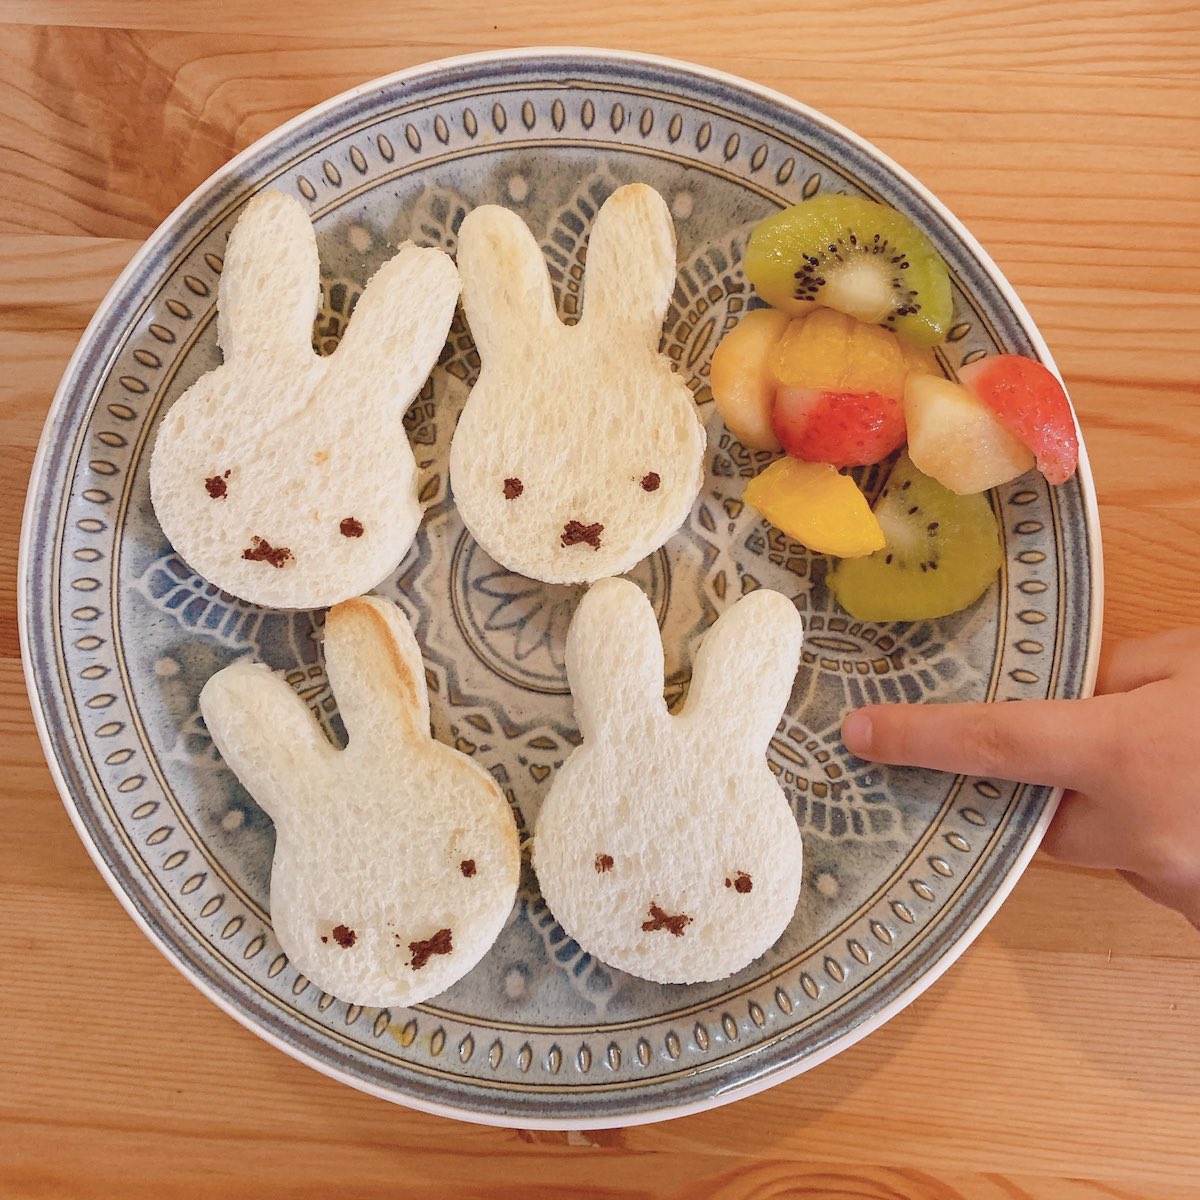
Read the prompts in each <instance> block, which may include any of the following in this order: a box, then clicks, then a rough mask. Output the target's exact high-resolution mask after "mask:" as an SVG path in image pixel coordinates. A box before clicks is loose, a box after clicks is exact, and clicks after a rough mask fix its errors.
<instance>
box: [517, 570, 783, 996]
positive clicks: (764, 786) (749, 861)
mask: <svg viewBox="0 0 1200 1200" xmlns="http://www.w3.org/2000/svg"><path fill="white" fill-rule="evenodd" d="M802 637H803V627H802V622H801V619H800V614H799V613H798V612H797V611H796V608H795V606H794V605H793V604H792V603H791V602H790V601H789V600H788V599H787V598H786V597H785V596H783V595H781V594H780V593H779V592H772V591H766V590H762V591H754V592H751V593H750V594H749V595H747V596H745V597H743V598H742V599H741V600H739V601H738V602H737V603H736V604H735V605H734V606H733V607H732V608H730V609H729V610H728V611H726V612H725V613H723V614H722V615H721V617H720V618H719V619H718V620H717V622H716V624H715V625H714V626H713V627H712V628H711V629H710V630H709V631H708V633H707V634H706V636H705V638H704V641H703V643H702V644H701V646H700V650H699V652H698V653H697V655H696V663H695V667H694V669H693V672H692V682H691V687H690V689H689V692H688V698H687V702H686V704H685V706H684V708H683V711H682V712H681V713H680V714H679V716H676V717H672V716H671V715H670V714H669V713H668V712H667V707H666V704H665V703H664V701H663V650H662V642H661V641H660V639H659V632H658V626H657V625H656V624H655V620H654V611H653V609H652V608H651V605H650V601H649V600H648V599H647V598H646V597H645V596H644V595H643V594H642V592H641V590H640V589H639V588H638V587H637V586H636V585H635V584H633V583H630V582H629V581H628V580H623V579H605V580H601V581H600V582H599V583H597V584H595V585H594V586H593V587H592V588H591V590H590V591H589V592H588V594H587V595H586V596H585V597H584V599H583V601H582V602H581V603H580V605H579V608H578V610H577V611H576V613H575V618H574V620H573V621H572V623H571V628H570V631H569V632H568V635H567V672H568V675H569V677H570V681H571V689H572V692H573V693H574V696H575V713H576V717H577V719H578V721H579V727H580V731H581V732H582V734H583V744H582V745H581V746H579V747H578V748H577V749H576V750H574V751H573V752H572V753H571V755H570V756H569V757H568V759H567V761H566V762H565V763H564V764H563V766H562V768H561V770H560V771H559V773H558V775H557V777H556V778H555V780H554V784H553V786H552V787H551V789H550V794H549V795H548V796H547V797H546V800H545V803H544V804H543V806H542V811H541V814H540V816H539V818H538V822H537V829H536V836H535V838H534V842H533V865H534V869H535V870H536V872H537V876H538V880H539V882H540V884H541V888H542V895H543V896H544V897H545V900H546V903H547V905H548V906H549V908H550V911H551V912H552V913H553V914H554V915H555V917H556V918H557V919H558V921H559V923H560V924H561V925H562V927H563V929H565V930H566V932H567V933H568V934H569V935H570V936H571V937H573V938H574V939H575V940H576V941H577V942H578V943H579V945H580V946H582V947H583V948H584V949H585V950H588V951H590V952H591V953H592V954H594V955H595V956H596V957H597V958H599V959H600V960H601V961H603V962H606V963H608V964H609V965H611V966H613V967H617V968H619V969H620V970H622V971H628V972H629V973H630V974H633V975H640V976H641V977H642V978H644V979H651V980H654V981H656V982H658V983H696V982H700V981H705V980H714V979H723V978H724V977H725V976H726V975H730V974H732V973H733V972H734V971H737V970H740V969H741V968H742V967H744V966H746V965H747V964H748V963H750V962H752V961H753V960H754V959H755V958H757V957H758V956H759V955H760V954H762V953H763V952H764V951H765V950H766V949H767V948H768V947H769V946H770V945H771V944H772V943H773V942H774V941H775V940H776V939H777V938H778V937H779V936H780V934H782V933H783V931H784V929H785V927H786V926H787V924H788V922H789V921H790V920H791V917H792V913H793V911H794V910H795V907H796V900H797V898H798V896H799V894H800V883H801V867H802V860H803V848H802V845H801V841H800V831H799V829H798V828H797V826H796V820H795V818H794V817H793V816H792V812H791V809H790V808H789V806H788V802H787V799H786V798H785V797H784V794H783V792H782V791H781V789H780V787H779V784H778V783H777V782H776V780H775V777H774V775H772V774H771V771H770V769H769V768H768V766H767V762H766V757H765V754H766V748H767V743H768V742H769V740H770V738H771V735H772V733H773V732H774V731H775V727H776V725H777V724H778V722H779V718H780V715H781V714H782V713H783V711H784V709H785V708H786V707H787V701H788V695H789V693H790V691H791V686H792V680H793V678H794V677H795V674H796V668H797V666H798V665H799V661H800V643H801V640H802Z"/></svg>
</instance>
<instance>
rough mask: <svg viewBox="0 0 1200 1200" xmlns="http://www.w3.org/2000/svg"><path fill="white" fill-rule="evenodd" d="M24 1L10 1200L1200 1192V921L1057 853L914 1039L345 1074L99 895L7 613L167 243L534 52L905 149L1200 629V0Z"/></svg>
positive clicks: (14, 435) (1127, 545)
mask: <svg viewBox="0 0 1200 1200" xmlns="http://www.w3.org/2000/svg"><path fill="white" fill-rule="evenodd" d="M0 21H2V22H5V24H4V25H3V26H2V32H0V303H2V305H3V314H4V316H3V320H2V321H0V345H2V351H0V362H2V363H3V369H2V371H0V428H2V432H3V443H4V446H5V447H6V450H7V453H6V454H5V456H4V460H3V463H2V465H0V523H2V531H3V536H2V537H0V606H2V607H0V617H2V620H0V805H2V808H0V830H2V836H0V912H3V914H4V917H5V926H4V934H3V939H2V945H3V948H2V949H0V994H2V995H3V997H4V1001H5V1007H6V1011H7V1012H8V1019H7V1028H6V1030H5V1034H4V1036H3V1038H0V1079H2V1080H3V1086H2V1089H0V1195H2V1196H5V1197H15V1196H39V1197H58V1196H64V1197H67V1196H69V1197H85V1196H86V1197H90V1196H120V1197H123V1198H124V1197H134V1196H147V1197H156V1198H157V1197H161V1196H189V1197H190V1196H201V1195H210V1194H211V1195H219V1196H221V1197H223V1198H224V1200H233V1198H234V1197H238V1196H247V1197H249V1196H255V1197H261V1196H275V1195H293V1194H295V1195H299V1194H301V1192H303V1193H304V1194H307V1195H316V1196H326V1195H331V1196H347V1197H355V1198H362V1197H374V1196H401V1195H402V1196H408V1197H442V1196H456V1197H458V1196H462V1197H466V1196H485V1195H487V1196H493V1195H503V1196H510V1195H511V1196H514V1197H517V1196H519V1197H521V1198H522V1200H532V1198H534V1197H555V1198H557V1197H566V1196H573V1195H603V1196H608V1197H617V1196H622V1197H633V1196H638V1197H645V1196H669V1197H680V1198H682V1197H695V1198H700V1197H768V1196H770V1197H784V1196H787V1197H794V1196H813V1197H819V1198H822V1200H825V1198H829V1197H845V1198H849V1197H855V1198H868V1197H879V1198H883V1197H888V1198H897V1197H904V1198H909V1197H912V1198H919V1200H941V1198H943V1197H945V1198H950V1197H964V1198H968V1200H993V1198H994V1200H1000V1198H1001V1197H1004V1198H1008V1200H1012V1198H1014V1197H1047V1198H1049V1197H1053V1198H1056V1200H1059V1198H1061V1200H1081V1198H1083V1197H1100V1196H1105V1197H1114V1196H1118V1197H1155V1198H1159V1200H1181V1198H1183V1197H1194V1196H1200V937H1197V935H1196V934H1195V932H1194V931H1192V930H1191V929H1190V928H1189V927H1188V926H1187V925H1186V924H1185V922H1184V921H1183V920H1182V919H1180V918H1177V917H1175V916H1173V915H1170V914H1168V913H1166V912H1164V911H1162V910H1160V909H1157V908H1155V907H1153V906H1152V905H1151V904H1150V903H1149V902H1148V901H1145V900H1143V899H1142V898H1140V897H1139V896H1138V895H1136V894H1135V893H1134V892H1133V891H1132V890H1130V889H1129V888H1127V887H1126V886H1125V885H1124V884H1122V883H1121V882H1120V881H1119V880H1117V879H1116V878H1115V877H1113V876H1110V875H1107V874H1101V873H1090V872H1085V871H1078V870H1071V869H1067V868H1064V867H1060V866H1056V865H1053V864H1052V863H1050V862H1048V861H1045V860H1042V859H1039V860H1038V861H1036V862H1035V864H1034V865H1033V867H1032V868H1031V869H1030V870H1029V872H1028V873H1027V875H1026V876H1025V878H1024V879H1023V880H1022V882H1021V883H1020V884H1019V886H1018V887H1017V889H1016V891H1015V893H1014V894H1013V896H1012V898H1011V900H1010V901H1009V902H1008V903H1007V904H1006V905H1005V906H1004V908H1003V910H1002V912H1001V913H1000V914H999V916H998V917H997V918H996V919H995V920H994V921H993V923H992V924H991V926H990V927H989V928H988V929H987V931H986V932H985V933H984V935H983V936H982V937H981V938H980V939H979V941H978V942H977V943H976V944H975V946H974V947H972V948H971V949H970V950H969V952H968V953H967V954H966V956H965V957H964V958H963V959H962V961H961V962H960V963H959V964H958V965H956V966H955V967H954V968H953V969H952V970H951V971H950V972H949V973H948V974H947V976H946V977H945V978H944V979H943V980H942V981H940V982H939V983H938V984H937V985H936V986H935V987H934V988H933V989H932V990H931V991H930V992H928V993H927V994H926V995H925V996H924V997H922V998H921V999H920V1000H919V1001H917V1002H916V1003H915V1004H914V1005H913V1006H912V1007H911V1008H909V1009H908V1010H907V1011H905V1012H904V1013H903V1014H901V1015H900V1016H899V1017H897V1018H896V1019H895V1020H894V1021H892V1022H891V1023H890V1024H889V1025H887V1026H886V1027H885V1028H884V1029H882V1030H881V1031H880V1032H878V1033H876V1034H874V1035H872V1036H871V1037H869V1038H868V1039H867V1040H866V1041H864V1042H862V1043H860V1044H859V1045H857V1046H855V1047H854V1048H853V1049H851V1050H849V1051H847V1052H845V1053H844V1054H842V1055H840V1056H839V1057H837V1058H836V1059H835V1060H833V1061H832V1062H830V1063H828V1064H827V1065H825V1066H822V1067H820V1068H818V1069H816V1070H814V1071H813V1072H811V1073H809V1074H807V1075H804V1076H802V1077H800V1078H798V1079H795V1080H792V1081H791V1082H789V1083H786V1084H784V1085H782V1086H780V1087H778V1088H775V1089H774V1090H772V1091H770V1092H767V1093H766V1094H763V1095H760V1096H758V1097H755V1098H753V1099H750V1100H746V1101H743V1102H742V1103H739V1104H736V1105H734V1106H732V1107H727V1108H722V1109H720V1110H718V1111H715V1112H712V1113H709V1114H707V1115H701V1116H695V1117H690V1118H687V1119H684V1120H680V1121H675V1122H669V1123H666V1124H662V1125H652V1126H646V1127H643V1128H638V1129H632V1130H628V1131H612V1132H600V1133H594V1132H593V1133H586V1134H584V1133H578V1134H567V1133H553V1134H550V1133H547V1134H536V1133H515V1132H507V1131H502V1130H490V1129H485V1128H479V1127H473V1126H469V1125H465V1124H460V1123H456V1122H451V1121H447V1120H441V1119H437V1118H434V1117H428V1116H424V1115H422V1114H419V1113H414V1112H409V1111H407V1110H405V1109H402V1108H396V1107H393V1106H391V1105H388V1104H386V1103H384V1102H382V1101H378V1100H374V1099H371V1098H369V1097H367V1096H363V1095H360V1094H358V1093H356V1092H354V1091H351V1090H350V1089H349V1088H345V1087H342V1086H340V1085H338V1084H335V1083H333V1082H330V1081H329V1080H327V1079H325V1078H323V1077H322V1076H320V1075H318V1074H317V1073H315V1072H313V1071H311V1070H309V1069H307V1068H305V1067H303V1066H301V1065H300V1064H299V1063H296V1062H294V1061H292V1060H291V1059H290V1058H288V1057H286V1056H285V1055H283V1054H281V1053H279V1052H277V1051H276V1050H274V1049H272V1048H270V1047H269V1046H268V1045H266V1044H265V1043H264V1042H261V1041H259V1040H258V1039H257V1038H255V1037H254V1036H253V1035H252V1034H250V1033H248V1032H247V1031H246V1030H244V1029H242V1028H241V1027H240V1026H238V1025H237V1024H235V1023H234V1022H233V1021H232V1020H230V1019H229V1018H227V1017H225V1016H224V1015H223V1014H222V1013H220V1012H219V1011H218V1010H217V1009H216V1008H215V1007H213V1006H212V1005H211V1004H210V1003H209V1002H208V1001H207V1000H205V999H204V998H203V997H202V996H201V995H200V994H199V993H198V992H197V991H195V990H194V989H193V988H192V987H191V986H189V984H188V983H187V982H185V980H184V979H182V978H181V977H180V976H179V975H177V974H176V973H175V972H174V971H173V970H172V969H171V968H170V967H169V966H168V965H167V963H166V962H165V961H164V960H163V959H162V958H161V957H160V956H159V954H158V953H157V952H156V951H155V950H154V949H153V948H152V947H151V946H150V944H149V943H148V942H147V941H146V940H145V939H144V938H143V937H142V936H141V935H140V934H139V933H138V932H137V931H136V929H135V928H134V926H133V925H132V923H131V922H130V920H129V918H128V917H127V916H126V915H125V913H124V912H122V910H121V908H120V906H119V905H118V903H117V902H116V900H115V899H114V898H113V897H112V895H111V894H110V893H109V892H108V890H107V888H106V886H105V885H104V883H103V881H102V880H101V878H100V875H99V874H98V873H97V871H96V870H95V869H94V868H93V866H92V864H91V862H90V861H89V859H88V858H87V856H86V854H85V853H84V851H83V848H82V846H81V845H80V843H79V841H78V839H77V838H76V836H75V834H74V832H73V830H72V828H71V825H70V823H69V821H68V819H67V817H66V814H65V812H64V811H63V808H62V805H61V804H60V802H59V800H58V797H57V795H56V794H55V790H54V786H53V784H52V783H51V779H50V775H49V773H48V771H47V768H46V766H45V763H44V762H43V759H42V754H41V750H40V748H39V745H38V740H37V737H36V735H35V733H34V729H33V724H32V721H31V718H30V713H29V709H28V702H27V700H26V696H25V689H24V684H23V682H22V676H21V666H20V661H19V651H18V645H17V630H16V621H15V589H16V578H15V577H16V555H17V550H16V547H17V536H18V527H19V524H20V518H21V504H22V498H23V496H24V493H25V487H26V482H27V479H28V475H29V468H30V465H31V463H32V460H33V455H34V449H35V446H36V443H37V440H38V437H39V434H40V432H41V427H42V421H43V418H44V416H45V413H46V410H47V407H48V405H49V402H50V398H51V396H52V394H53V392H54V389H55V386H56V384H57V382H58V379H59V375H60V373H61V372H62V370H63V367H64V365H65V364H66V361H67V358H68V356H69V354H70V353H71V350H72V348H73V346H74V345H75V342H76V340H77V339H78V337H79V335H80V334H81V332H82V331H83V328H84V325H85V324H86V322H87V320H88V318H89V317H90V315H91V313H92V311H93V309H94V307H95V306H96V304H97V303H98V302H99V301H100V299H101V297H102V296H103V295H104V293H105V291H106V290H107V289H108V287H109V285H110V284H111V282H112V281H113V279H114V278H115V277H116V275H117V274H118V272H119V271H120V270H121V268H122V267H123V266H124V264H125V263H126V261H127V260H128V259H129V258H130V256H131V255H132V254H133V253H134V251H135V250H136V248H137V246H138V244H139V243H140V242H141V241H142V240H143V239H144V238H145V237H146V236H147V235H148V234H149V233H150V232H151V231H152V230H153V229H154V228H155V226H156V225H157V224H158V223H159V222H160V221H161V220H162V219H163V217H165V216H166V214H167V213H168V212H169V211H170V210H171V209H172V208H173V207H174V205H175V204H176V203H177V202H178V201H179V200H180V199H181V198H182V197H183V196H184V195H185V194H187V193H188V192H189V191H191V190H192V188H194V187H195V186H196V185H197V184H199V183H200V182H201V181H202V180H203V179H204V178H205V177H206V176H207V175H208V174H209V173H210V172H211V171H213V170H214V169H215V168H216V167H218V166H219V165H221V163H223V162H224V161H225V160H226V159H228V158H229V157H230V156H231V155H233V154H234V153H235V152H236V151H238V150H240V149H241V148H242V147H244V146H246V145H247V144H248V143H249V142H251V141H252V140H254V139H255V138H257V137H258V136H260V135H261V134H263V133H265V132H267V131H268V130H270V129H271V128H272V127H274V126H275V125H277V124H279V123H280V122H281V121H283V120H285V119H286V118H288V117H291V116H292V115H293V114H295V113H297V112H299V111H300V110H302V109H304V108H307V107H308V106H310V105H312V104H315V103H316V102H318V101H320V100H323V99H325V98H326V97H328V96H331V95H333V94H335V93H337V92H340V91H342V90H344V89H346V88H348V87H350V86H352V85H354V84H357V83H359V82H361V81H364V80H367V79H370V78H372V77H374V76H377V75H380V74H384V73H386V72H389V71H393V70H395V69H397V68H400V67H404V66H407V65H410V64H416V63H420V62H422V61H425V60H428V59H433V58H438V57H441V56H444V55H448V54H455V53H460V52H465V51H473V50H482V49H489V48H496V47H511V46H520V45H523V44H531V43H560V44H567V43H582V44H587V45H603V46H615V47H622V48H627V49H635V50H643V51H650V52H658V53H664V54H670V55H674V56H676V57H682V58H688V59H692V60H694V61H696V62H699V63H703V64H707V65H711V66H715V67H719V68H722V69H724V70H728V71H732V72H735V73H737V74H740V75H744V76H746V77H748V78H751V79H755V80H758V81H760V82H761V83H764V84H767V85H769V86H771V87H774V88H778V89H780V90H781V91H784V92H787V93H790V94H791V95H794V96H796V97H798V98H799V99H801V100H803V101H805V102H807V103H808V104H811V105H813V106H815V107H817V108H819V109H821V110H823V111H824V112H826V113H827V114H829V115H830V116H832V117H834V118H836V119H837V120H839V121H841V122H843V123H844V124H846V125H848V126H850V127H851V128H852V129H855V130H857V131H858V132H859V133H861V134H863V135H864V136H866V137H867V138H869V139H870V140H872V141H873V142H875V143H876V144H877V145H878V146H880V147H882V149H883V150H885V151H886V152H887V153H889V154H891V155H892V156H893V157H894V158H896V159H897V160H898V161H899V162H900V163H902V164H903V165H904V166H906V167H907V168H908V169H909V170H911V171H913V172H914V173H915V174H916V175H917V176H918V177H919V178H920V179H922V180H923V181H924V182H925V183H926V184H927V185H928V186H929V187H931V188H932V189H933V191H934V192H936V193H937V194H938V195H939V196H940V197H942V198H943V199H944V200H945V201H946V202H947V203H948V204H949V206H950V207H951V208H952V209H953V210H954V211H955V212H956V213H957V214H958V215H959V216H960V217H961V218H963V219H964V220H965V222H966V223H967V224H968V225H969V226H970V228H971V229H972V230H973V231H974V232H975V233H976V235H977V236H978V237H979V238H980V239H981V241H982V242H983V243H984V245H985V246H986V247H987V248H988V249H989V250H990V251H991V253H992V255H993V256H994V257H995V258H996V260H997V261H998V263H999V264H1000V267H1001V269H1002V270H1003V271H1004V272H1005V273H1006V274H1007V276H1008V278H1009V279H1010V280H1011V281H1012V282H1013V283H1014V285H1015V286H1016V287H1017V289H1018V291H1019V292H1020V293H1021V296H1022V297H1023V298H1024V300H1025V302H1026V303H1027V305H1028V306H1029V308H1030V310H1031V311H1032V313H1033V316H1034V318H1035V320H1036V321H1037V322H1038V324H1039V325H1040V327H1041V329H1042V331H1043V332H1044V334H1045V336H1046V339H1047V341H1048V342H1049V344H1050V346H1051V348H1052V350H1053V352H1054V354H1055V356H1056V358H1057V360H1058V363H1059V365H1060V367H1061V369H1062V371H1063V373H1064V375H1065V376H1066V378H1067V380H1068V382H1069V384H1070V387H1071V391H1072V394H1073V397H1074V400H1075V403H1076V406H1077V408H1078V410H1079V414H1080V418H1081V421H1082V424H1083V428H1084V431H1085V434H1086V438H1087V444H1088V449H1089V452H1090V454H1091V459H1092V466H1093V469H1094V472H1095V477H1096V483H1097V490H1098V492H1099V496H1100V505H1101V513H1102V520H1103V527H1104V538H1105V553H1106V559H1107V563H1106V566H1107V590H1106V597H1105V625H1106V634H1107V636H1109V637H1112V638H1120V637H1122V636H1127V635H1132V634H1138V633H1143V632H1147V631H1154V630H1159V629H1166V628H1169V627H1172V626H1175V625H1179V624H1184V623H1188V622H1192V621H1195V620H1196V602H1195V597H1196V594H1197V590H1198V589H1200V556H1198V555H1197V550H1198V548H1200V391H1198V390H1197V383H1196V381H1197V379H1198V378H1200V304H1198V302H1197V283H1196V281H1197V279H1198V278H1200V185H1198V183H1197V179H1198V176H1200V151H1198V150H1197V147H1198V146H1200V89H1198V87H1197V75H1198V72H1200V15H1198V14H1197V13H1196V11H1194V10H1193V9H1192V6H1189V5H1186V4H1167V3H1153V2H1151V0H1126V2H1125V3H1120V4H1118V3H1082V2H1080V3H1038V4H1032V3H1028V4H1019V3H1016V2H1015V0H1007V2H1005V0H989V2H987V3H981V4H976V3H968V2H966V0H961V2H959V0H928V2H926V3H920V4H911V5H902V4H886V5H885V4H878V3H872V2H871V0H850V2H844V0H810V2H808V3H805V4H802V5H801V4H789V3H784V2H783V0H775V2H767V0H747V2H746V3H742V4H732V3H725V2H718V0H694V2H693V3H691V4H690V5H686V6H680V5H655V4H652V3H651V4H645V3H641V2H634V0H604V2H603V3H599V2H596V0H575V2H574V3H572V4H569V5H568V4H561V3H544V2H540V0H513V2H511V3H508V4H499V3H496V2H495V0H490V2H488V3H480V2H478V0H460V2H459V3H458V4H456V5H448V4H445V5H439V4H431V3H427V2H422V0H416V2H414V3H408V4H398V3H387V2H385V0H367V2H361V3H360V2H356V0H348V2H345V3H341V4H336V5H314V4H307V5H298V4H296V3H288V4H284V3H281V2H279V0H225V2H223V0H207V2H204V3H201V2H199V0H173V2H172V3H161V2H159V0H107V2H105V0H36V2H35V0H0ZM1192 786H1194V781H1192Z"/></svg>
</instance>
